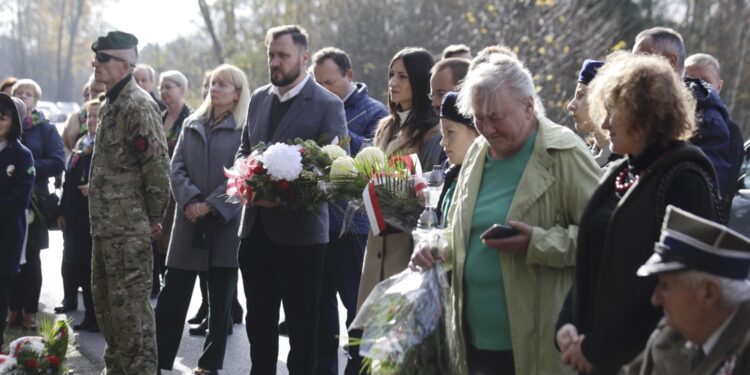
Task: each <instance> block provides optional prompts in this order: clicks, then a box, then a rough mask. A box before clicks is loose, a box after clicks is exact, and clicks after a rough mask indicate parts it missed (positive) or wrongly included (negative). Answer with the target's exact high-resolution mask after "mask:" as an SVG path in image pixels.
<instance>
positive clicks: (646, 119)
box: [587, 53, 696, 145]
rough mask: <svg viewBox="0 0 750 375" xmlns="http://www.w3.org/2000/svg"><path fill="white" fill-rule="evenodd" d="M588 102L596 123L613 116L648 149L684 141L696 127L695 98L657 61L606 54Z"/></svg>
mask: <svg viewBox="0 0 750 375" xmlns="http://www.w3.org/2000/svg"><path fill="white" fill-rule="evenodd" d="M587 100H588V101H589V112H590V115H591V118H592V119H593V120H594V121H595V122H596V123H597V124H601V123H602V122H603V121H604V119H605V118H606V116H607V115H612V113H613V112H616V113H617V114H618V115H622V116H625V118H624V119H623V120H624V121H626V122H628V123H629V124H630V126H631V129H635V130H640V131H641V132H642V134H645V135H646V136H647V142H648V143H649V144H651V143H660V144H662V145H666V144H668V143H670V142H673V141H676V140H687V139H689V138H690V137H691V136H692V135H693V133H694V131H695V128H696V118H695V105H696V102H695V99H694V98H693V95H692V94H691V93H690V90H688V88H687V87H685V85H684V84H683V83H682V79H680V77H679V76H678V75H677V73H676V72H675V71H674V69H673V68H672V67H671V66H670V65H669V62H668V61H667V60H666V59H665V58H663V57H661V56H656V55H631V54H628V53H615V54H612V55H610V56H609V57H607V61H606V63H605V64H604V66H602V68H601V69H600V70H599V72H598V73H597V75H596V78H594V80H593V81H592V82H591V84H590V88H589V95H588V98H587Z"/></svg>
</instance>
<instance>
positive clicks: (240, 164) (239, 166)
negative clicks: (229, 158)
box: [232, 158, 247, 176]
mask: <svg viewBox="0 0 750 375" xmlns="http://www.w3.org/2000/svg"><path fill="white" fill-rule="evenodd" d="M232 169H233V170H234V171H236V172H237V174H239V175H240V176H247V159H245V158H239V159H237V160H235V161H234V166H232Z"/></svg>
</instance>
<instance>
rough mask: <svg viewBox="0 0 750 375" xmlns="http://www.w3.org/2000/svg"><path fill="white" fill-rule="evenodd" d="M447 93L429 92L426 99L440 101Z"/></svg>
mask: <svg viewBox="0 0 750 375" xmlns="http://www.w3.org/2000/svg"><path fill="white" fill-rule="evenodd" d="M447 93H448V91H438V92H431V93H429V94H427V97H428V98H430V100H435V98H440V99H441V100H442V99H443V97H444V96H445V94H447Z"/></svg>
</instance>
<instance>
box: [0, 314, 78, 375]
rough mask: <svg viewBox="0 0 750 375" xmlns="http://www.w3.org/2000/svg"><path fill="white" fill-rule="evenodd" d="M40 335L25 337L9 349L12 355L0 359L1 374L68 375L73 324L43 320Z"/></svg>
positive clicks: (12, 344)
mask: <svg viewBox="0 0 750 375" xmlns="http://www.w3.org/2000/svg"><path fill="white" fill-rule="evenodd" d="M39 334H40V336H24V337H20V338H18V339H16V340H14V341H13V342H12V343H10V345H9V346H8V349H9V356H7V357H6V356H0V370H1V371H0V373H2V374H17V375H60V374H64V373H65V365H64V362H65V355H66V354H67V352H68V340H69V338H70V321H68V320H58V321H56V322H54V323H53V322H52V321H51V320H48V319H47V320H43V321H42V324H41V326H40V329H39Z"/></svg>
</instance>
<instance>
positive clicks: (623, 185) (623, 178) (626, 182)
mask: <svg viewBox="0 0 750 375" xmlns="http://www.w3.org/2000/svg"><path fill="white" fill-rule="evenodd" d="M639 178H640V175H639V174H633V173H631V172H630V166H626V167H625V169H623V170H622V171H620V173H618V174H617V177H616V178H615V191H616V192H617V193H618V194H624V193H625V192H627V191H628V189H630V187H631V186H633V184H635V183H636V182H638V179H639Z"/></svg>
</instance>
